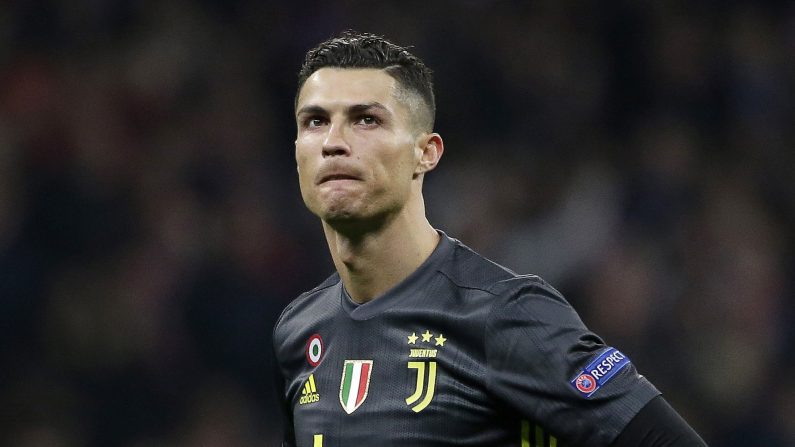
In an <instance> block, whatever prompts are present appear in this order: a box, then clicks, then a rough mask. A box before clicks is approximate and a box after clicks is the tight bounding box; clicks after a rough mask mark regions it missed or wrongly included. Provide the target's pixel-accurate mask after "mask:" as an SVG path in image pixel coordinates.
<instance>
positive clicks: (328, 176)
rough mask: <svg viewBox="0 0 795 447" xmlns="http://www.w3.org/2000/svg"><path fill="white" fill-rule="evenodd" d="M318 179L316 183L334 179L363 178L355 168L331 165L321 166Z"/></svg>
mask: <svg viewBox="0 0 795 447" xmlns="http://www.w3.org/2000/svg"><path fill="white" fill-rule="evenodd" d="M316 179H317V181H316V182H315V183H316V184H318V185H320V184H323V183H326V182H331V181H334V180H361V179H362V178H361V176H360V175H358V173H357V172H356V171H355V170H353V169H351V168H349V167H345V166H333V165H331V166H328V167H325V168H321V169H320V171H319V172H318V174H317V177H316Z"/></svg>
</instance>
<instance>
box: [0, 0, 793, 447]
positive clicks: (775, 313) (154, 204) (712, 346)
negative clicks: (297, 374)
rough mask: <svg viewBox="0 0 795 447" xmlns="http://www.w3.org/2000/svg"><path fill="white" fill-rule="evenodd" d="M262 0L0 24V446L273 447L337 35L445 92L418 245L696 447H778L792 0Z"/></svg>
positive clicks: (127, 0) (788, 274)
mask: <svg viewBox="0 0 795 447" xmlns="http://www.w3.org/2000/svg"><path fill="white" fill-rule="evenodd" d="M274 3H275V4H270V3H269V2H259V1H247V0H230V1H225V0H204V1H187V0H183V1H168V2H159V1H133V0H107V1H89V0H82V1H73V0H70V1H66V0H32V1H25V2H22V1H18V2H14V1H12V2H2V3H0V306H2V307H0V349H2V351H1V357H0V358H2V362H3V364H2V367H0V444H2V445H8V446H21V447H29V446H36V447H64V446H90V447H93V446H103V447H105V446H123V447H143V446H163V447H165V446H169V447H187V446H198V445H202V446H206V447H215V446H270V445H275V444H276V442H275V440H274V439H273V432H274V430H275V427H274V415H273V407H272V404H271V400H270V399H271V397H272V396H271V390H270V388H269V386H270V383H269V376H268V370H267V362H268V359H269V348H268V344H269V336H270V328H271V325H272V323H273V321H274V319H275V318H276V316H277V315H278V312H279V311H280V310H281V309H282V308H283V306H284V305H285V304H286V303H287V302H288V301H289V300H291V299H292V298H293V297H294V296H296V295H297V294H298V293H300V292H301V291H303V290H304V289H307V288H308V287H310V286H312V285H314V284H315V283H317V282H319V281H320V280H321V279H322V278H324V277H325V276H326V275H327V274H328V273H330V271H331V265H330V262H329V258H328V255H327V251H326V246H325V242H324V239H323V237H322V233H321V228H320V225H319V224H318V223H317V221H316V220H315V219H314V218H313V217H312V216H311V215H309V213H308V212H306V211H305V210H304V208H303V205H302V203H301V202H300V196H299V192H298V189H297V183H296V175H295V166H294V161H293V153H292V151H293V140H294V132H295V131H294V124H293V118H292V101H293V95H294V89H295V74H296V72H297V70H298V67H299V64H300V62H301V58H302V55H303V54H304V52H305V51H306V50H307V49H308V48H310V47H311V46H312V45H314V44H315V43H317V42H318V41H320V40H322V39H324V38H327V37H330V36H331V35H334V34H336V33H337V32H338V31H340V30H342V29H345V28H354V29H357V30H361V31H370V32H376V33H379V34H384V35H386V36H388V37H390V38H392V39H394V40H395V41H396V42H398V43H401V44H408V45H413V46H414V50H415V52H416V53H417V54H418V55H420V56H421V57H423V58H424V59H425V60H426V61H427V62H428V63H429V65H430V66H431V67H432V68H433V69H434V70H435V73H436V91H437V97H438V105H439V107H438V108H439V114H438V122H437V124H438V125H437V128H438V131H439V132H441V133H442V135H443V136H444V137H445V142H446V147H447V151H446V153H445V157H444V159H443V161H442V163H441V165H440V167H439V169H438V170H437V171H436V172H434V173H432V174H431V175H430V176H429V178H428V180H427V184H426V199H427V205H428V208H429V214H430V217H431V219H432V222H433V223H434V224H435V225H436V226H438V227H439V228H442V229H445V230H446V231H447V232H448V233H449V234H451V235H453V236H456V237H459V238H460V239H462V240H464V241H465V242H466V243H468V244H469V245H471V246H472V247H474V248H476V249H477V250H479V251H481V252H482V253H484V254H486V255H488V256H490V257H491V258H493V259H495V260H497V261H499V262H502V263H504V264H506V265H509V266H511V267H513V268H514V269H515V270H518V271H520V272H535V273H538V274H541V275H542V276H544V277H545V278H546V279H548V280H549V281H550V282H552V283H553V284H555V285H556V286H557V287H558V288H559V289H560V290H562V291H563V293H564V294H565V295H566V296H567V297H568V298H569V300H570V301H571V302H572V303H573V304H574V305H575V307H576V308H577V309H578V310H579V311H580V313H581V315H582V316H583V319H584V320H585V321H586V323H587V324H588V325H589V326H591V327H592V328H593V329H594V330H596V331H598V332H599V333H600V334H602V335H603V336H604V337H605V338H606V339H607V341H608V342H609V343H610V344H612V345H615V346H619V347H621V348H622V349H623V350H624V351H626V352H627V353H628V354H629V355H630V357H631V358H632V359H633V360H634V362H635V363H636V364H637V365H638V367H639V368H640V370H641V371H642V372H644V373H645V374H646V375H647V376H648V377H650V378H651V380H652V381H653V382H654V383H656V384H657V385H658V387H659V388H660V389H661V390H662V391H664V393H665V394H666V395H667V397H668V399H669V400H670V401H671V402H672V403H673V404H674V405H675V406H676V407H677V408H678V409H679V410H680V411H681V412H682V413H683V414H684V415H685V416H686V418H687V419H688V420H689V421H690V422H691V423H692V424H693V425H694V426H695V427H696V428H697V429H698V430H699V431H700V432H701V433H702V434H703V435H704V437H705V438H706V439H707V440H708V441H709V442H710V443H711V444H712V445H723V446H740V445H742V446H747V445H760V446H761V445H764V446H787V445H789V446H791V445H795V423H793V421H795V385H793V384H795V381H793V379H792V378H793V377H795V362H793V348H792V346H793V343H794V342H795V332H794V331H793V327H795V324H793V323H795V321H794V320H795V315H793V308H794V306H793V304H792V300H793V290H794V289H795V282H794V281H793V278H795V267H794V265H793V234H795V233H793V229H795V228H794V227H795V225H794V224H795V182H793V174H795V172H794V171H795V169H794V168H795V160H794V159H795V151H794V150H793V148H795V133H793V129H795V126H793V116H795V114H793V112H795V110H793V109H794V108H795V57H793V54H795V7H793V5H792V3H790V2H784V1H780V2H750V1H732V2H698V4H689V5H688V7H683V6H681V5H679V3H680V2H653V1H639V2H557V1H542V2H508V1H496V0H493V1H487V0H480V1H477V0H469V1H438V2H418V1H401V2H394V1H379V2H367V3H366V2H358V1H341V2H336V4H333V5H332V4H330V2H321V1H315V0H309V1H304V2H274ZM663 3H665V4H663ZM326 393H328V395H329V397H331V395H333V394H334V393H336V390H329V391H326Z"/></svg>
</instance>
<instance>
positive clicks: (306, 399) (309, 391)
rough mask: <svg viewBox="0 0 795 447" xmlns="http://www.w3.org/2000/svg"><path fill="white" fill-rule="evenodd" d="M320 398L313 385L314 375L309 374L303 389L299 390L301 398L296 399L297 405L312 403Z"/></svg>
mask: <svg viewBox="0 0 795 447" xmlns="http://www.w3.org/2000/svg"><path fill="white" fill-rule="evenodd" d="M319 400H320V394H318V393H317V387H316V386H315V375H314V374H310V375H309V378H308V379H306V383H305V384H304V389H303V391H301V399H299V400H298V405H306V404H312V403H315V402H317V401H319Z"/></svg>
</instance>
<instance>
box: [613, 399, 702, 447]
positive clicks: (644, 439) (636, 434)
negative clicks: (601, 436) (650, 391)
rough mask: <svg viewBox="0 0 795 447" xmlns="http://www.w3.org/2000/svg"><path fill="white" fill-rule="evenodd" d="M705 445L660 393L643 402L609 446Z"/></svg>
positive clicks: (685, 446) (698, 446)
mask: <svg viewBox="0 0 795 447" xmlns="http://www.w3.org/2000/svg"><path fill="white" fill-rule="evenodd" d="M636 446H643V447H706V446H707V443H706V442H704V440H703V439H701V437H700V436H699V435H698V433H696V431H695V430H693V428H692V427H690V425H688V423H687V422H685V420H684V419H682V417H681V416H679V413H677V412H676V410H674V409H673V407H671V406H670V405H669V404H668V402H666V401H665V399H663V398H662V396H657V397H655V398H654V399H652V400H651V401H650V402H649V403H648V404H646V406H645V407H643V409H641V410H640V411H639V412H638V414H637V415H636V416H635V417H634V418H632V420H631V421H630V422H629V424H627V426H626V428H624V430H622V431H621V433H620V434H619V435H618V438H616V440H615V441H614V442H613V444H611V446H610V447H636Z"/></svg>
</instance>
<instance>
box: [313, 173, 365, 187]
mask: <svg viewBox="0 0 795 447" xmlns="http://www.w3.org/2000/svg"><path fill="white" fill-rule="evenodd" d="M336 180H360V179H359V177H356V176H354V175H350V174H328V175H324V176H322V177H321V178H320V180H319V181H318V182H317V184H318V185H320V184H323V183H326V182H333V181H336Z"/></svg>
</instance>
